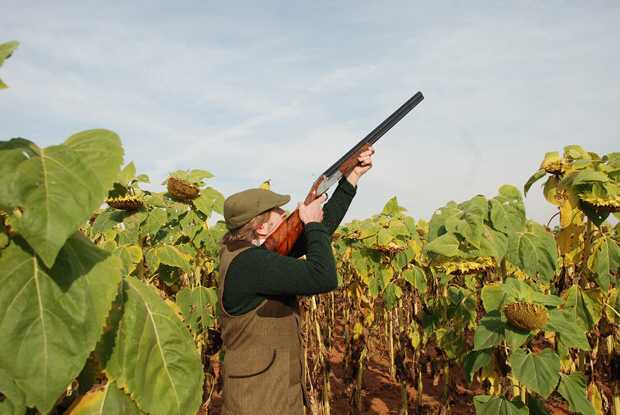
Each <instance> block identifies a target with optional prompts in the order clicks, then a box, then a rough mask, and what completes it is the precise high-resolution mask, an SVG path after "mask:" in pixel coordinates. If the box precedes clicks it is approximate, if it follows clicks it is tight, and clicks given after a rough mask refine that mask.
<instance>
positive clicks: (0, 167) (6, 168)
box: [0, 138, 39, 212]
mask: <svg viewBox="0 0 620 415" xmlns="http://www.w3.org/2000/svg"><path fill="white" fill-rule="evenodd" d="M38 152H39V147H37V145H36V144H34V143H33V142H32V141H29V140H26V139H24V138H13V139H11V140H9V141H0V209H2V210H4V211H6V212H10V211H11V209H12V207H13V206H15V204H16V200H17V197H16V195H15V186H16V172H17V167H18V166H19V165H20V164H21V163H23V162H24V161H26V160H28V159H30V158H31V157H36V155H37V154H38Z"/></svg>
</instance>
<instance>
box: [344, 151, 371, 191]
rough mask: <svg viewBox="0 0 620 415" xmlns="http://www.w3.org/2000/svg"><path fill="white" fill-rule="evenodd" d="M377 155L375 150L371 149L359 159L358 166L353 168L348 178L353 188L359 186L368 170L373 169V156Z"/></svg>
mask: <svg viewBox="0 0 620 415" xmlns="http://www.w3.org/2000/svg"><path fill="white" fill-rule="evenodd" d="M373 154H375V149H374V148H372V147H370V148H369V149H368V150H366V151H364V152H362V153H361V154H360V156H359V157H358V159H357V166H355V167H354V168H353V170H352V171H351V173H349V175H348V176H347V180H348V181H349V183H351V184H352V185H353V186H357V182H358V180H359V179H360V177H362V176H363V175H364V174H365V173H366V172H367V171H368V170H370V169H371V168H372V155H373Z"/></svg>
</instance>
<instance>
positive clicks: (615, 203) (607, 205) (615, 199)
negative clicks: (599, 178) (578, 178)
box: [579, 192, 620, 212]
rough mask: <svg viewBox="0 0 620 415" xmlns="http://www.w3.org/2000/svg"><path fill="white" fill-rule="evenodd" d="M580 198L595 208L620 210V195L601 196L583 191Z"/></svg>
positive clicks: (612, 210)
mask: <svg viewBox="0 0 620 415" xmlns="http://www.w3.org/2000/svg"><path fill="white" fill-rule="evenodd" d="M579 199H581V201H582V202H585V203H587V204H589V205H591V206H592V207H594V208H595V209H600V210H607V211H609V212H620V196H617V195H616V196H608V197H601V196H596V195H594V194H593V193H591V192H586V193H582V194H580V195H579Z"/></svg>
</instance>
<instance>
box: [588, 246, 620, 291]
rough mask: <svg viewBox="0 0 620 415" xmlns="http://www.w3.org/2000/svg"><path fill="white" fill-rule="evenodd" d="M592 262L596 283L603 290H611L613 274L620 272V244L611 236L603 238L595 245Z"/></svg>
mask: <svg viewBox="0 0 620 415" xmlns="http://www.w3.org/2000/svg"><path fill="white" fill-rule="evenodd" d="M592 260H593V266H592V268H593V271H594V273H595V277H596V282H597V283H598V285H599V286H600V287H601V288H602V289H603V290H605V291H607V290H609V282H610V280H611V278H612V273H614V274H616V273H618V271H620V247H619V246H618V243H617V242H616V241H615V240H614V239H613V238H611V237H609V236H603V237H602V238H601V239H600V240H599V241H597V242H596V244H595V253H594V255H593V258H592Z"/></svg>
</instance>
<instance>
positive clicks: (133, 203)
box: [105, 195, 144, 210]
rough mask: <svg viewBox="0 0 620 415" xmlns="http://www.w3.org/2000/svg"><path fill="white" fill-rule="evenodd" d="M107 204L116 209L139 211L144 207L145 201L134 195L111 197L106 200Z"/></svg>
mask: <svg viewBox="0 0 620 415" xmlns="http://www.w3.org/2000/svg"><path fill="white" fill-rule="evenodd" d="M105 202H106V203H107V204H108V205H109V206H111V207H113V208H114V209H120V210H137V209H140V208H141V207H142V206H144V201H143V200H142V199H141V198H140V197H138V196H133V195H125V196H119V197H111V198H108V199H106V201H105Z"/></svg>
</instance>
